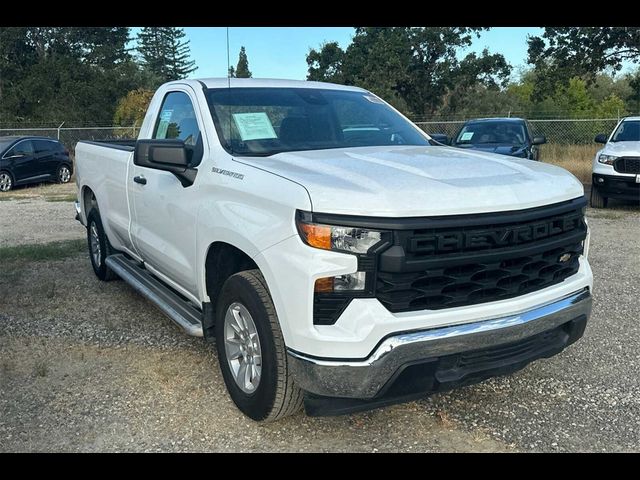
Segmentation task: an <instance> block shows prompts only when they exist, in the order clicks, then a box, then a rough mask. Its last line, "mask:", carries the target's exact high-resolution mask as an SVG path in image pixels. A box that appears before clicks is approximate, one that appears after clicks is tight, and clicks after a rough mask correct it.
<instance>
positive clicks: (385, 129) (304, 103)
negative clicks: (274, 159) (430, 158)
mask: <svg viewBox="0 0 640 480" xmlns="http://www.w3.org/2000/svg"><path fill="white" fill-rule="evenodd" d="M207 101H208V102H209V109H210V110H211V114H212V116H213V119H214V122H215V124H216V129H217V131H218V136H219V137H220V140H221V142H222V144H223V146H224V148H225V149H226V150H227V151H229V152H230V153H233V154H235V155H247V156H269V155H274V154H276V153H282V152H291V151H301V150H319V149H329V148H345V147H369V146H381V145H429V142H428V140H427V137H425V136H423V135H421V134H420V132H419V131H418V130H417V129H416V127H414V126H413V124H411V123H410V122H409V121H407V120H405V119H404V118H403V117H402V116H400V115H398V114H397V113H396V112H395V111H393V110H392V109H391V108H389V107H388V106H387V105H386V104H385V103H384V102H382V101H381V100H380V99H379V98H377V97H376V96H374V95H371V94H369V93H367V92H357V91H344V90H329V89H326V90H325V89H317V88H216V89H209V90H208V92H207Z"/></svg>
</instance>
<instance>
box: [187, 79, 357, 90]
mask: <svg viewBox="0 0 640 480" xmlns="http://www.w3.org/2000/svg"><path fill="white" fill-rule="evenodd" d="M187 81H189V80H187ZM191 81H196V82H202V83H204V84H205V85H206V86H207V88H227V87H229V85H231V87H232V88H250V87H261V88H323V89H329V90H350V91H356V92H366V90H364V89H362V88H360V87H354V86H349V85H338V84H336V83H325V82H310V81H306V80H281V79H276V78H196V79H193V80H191ZM178 82H181V83H184V82H185V80H178Z"/></svg>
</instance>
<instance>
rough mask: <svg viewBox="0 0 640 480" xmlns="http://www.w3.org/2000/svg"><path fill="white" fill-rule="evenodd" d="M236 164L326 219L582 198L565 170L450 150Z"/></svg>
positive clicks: (342, 153) (313, 154)
mask: <svg viewBox="0 0 640 480" xmlns="http://www.w3.org/2000/svg"><path fill="white" fill-rule="evenodd" d="M237 160H238V161H241V162H242V163H246V164H250V165H254V166H255V167H258V168H261V169H263V170H266V171H269V172H272V173H274V174H277V175H280V176H282V177H285V178H288V179H290V180H292V181H295V182H297V183H299V184H301V185H303V186H304V187H305V188H306V189H307V191H308V192H309V196H310V197H311V204H312V207H313V210H314V211H316V212H324V213H337V214H348V215H369V216H382V217H413V216H427V215H429V216H432V215H455V214H469V213H482V212H494V211H503V210H519V209H524V208H531V207H537V206H541V205H546V204H551V203H556V202H562V201H564V200H571V199H573V198H576V197H579V196H581V195H583V194H584V192H583V188H582V184H581V183H580V182H579V181H578V180H577V179H576V178H575V177H574V176H573V175H571V174H570V173H568V172H567V171H566V170H564V169H562V168H559V167H555V166H553V165H548V164H544V163H540V162H532V161H531V160H519V159H514V158H511V157H505V156H502V155H496V154H490V153H481V152H477V151H465V150H461V149H458V148H453V147H437V146H427V147H421V146H420V147H417V146H389V147H359V148H345V149H331V150H315V151H304V152H289V153H280V154H276V155H273V156H270V157H243V158H238V159H237ZM274 194H275V195H277V192H274Z"/></svg>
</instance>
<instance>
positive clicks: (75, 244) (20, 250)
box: [0, 239, 87, 262]
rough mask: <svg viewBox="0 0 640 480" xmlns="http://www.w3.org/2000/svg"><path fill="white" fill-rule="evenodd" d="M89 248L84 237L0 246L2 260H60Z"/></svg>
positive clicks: (0, 260) (0, 259) (0, 258)
mask: <svg viewBox="0 0 640 480" xmlns="http://www.w3.org/2000/svg"><path fill="white" fill-rule="evenodd" d="M86 250H87V243H86V241H85V240H84V239H80V240H62V241H60V242H51V243H45V244H32V245H17V246H13V247H2V248H0V262H6V261H15V260H28V261H38V260H60V259H63V258H67V257H70V256H72V255H76V254H77V253H80V252H85V251H86Z"/></svg>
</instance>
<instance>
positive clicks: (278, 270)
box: [76, 78, 592, 421]
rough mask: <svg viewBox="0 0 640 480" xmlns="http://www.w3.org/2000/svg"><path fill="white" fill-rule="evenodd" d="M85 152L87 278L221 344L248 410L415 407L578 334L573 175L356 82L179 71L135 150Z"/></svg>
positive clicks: (585, 276) (578, 208)
mask: <svg viewBox="0 0 640 480" xmlns="http://www.w3.org/2000/svg"><path fill="white" fill-rule="evenodd" d="M76 152H77V153H76V154H77V157H76V161H77V183H78V188H79V191H78V201H77V203H76V209H77V218H78V219H79V220H80V221H81V222H82V224H83V225H85V226H86V228H87V239H88V247H89V252H90V255H89V257H90V260H91V264H92V266H93V270H94V272H95V274H96V275H97V276H98V278H99V279H100V280H105V281H106V280H111V279H114V278H116V277H120V278H121V279H123V280H124V281H126V282H127V283H129V284H130V285H131V286H132V287H133V288H134V289H136V290H137V291H139V292H140V293H141V294H142V295H144V296H145V297H147V298H148V299H150V300H151V301H152V302H153V303H155V304H156V305H157V306H158V308H159V309H160V311H162V312H163V313H164V314H166V315H167V316H168V317H169V318H170V319H171V320H173V321H174V322H175V323H176V324H177V325H179V326H180V327H181V328H182V329H184V331H185V332H186V333H187V334H189V335H194V336H203V337H204V338H205V340H211V341H212V343H215V346H216V350H217V355H218V358H219V366H220V369H221V371H222V376H223V378H224V382H225V384H226V387H227V389H228V392H229V394H230V396H231V398H232V400H233V401H234V402H235V404H236V405H237V407H238V408H239V409H240V410H241V411H242V412H243V413H244V414H246V415H247V416H249V417H250V418H252V419H254V420H262V421H273V420H276V419H279V418H282V417H284V416H286V415H290V414H293V413H294V412H296V411H298V410H299V409H300V408H301V406H302V405H303V404H304V407H305V410H306V412H307V414H309V415H335V414H342V413H348V412H353V411H357V410H363V409H369V408H374V407H380V406H383V405H387V404H391V403H394V402H401V401H408V400H410V399H414V398H419V397H421V396H425V395H427V394H429V393H432V392H438V391H444V390H447V389H451V388H454V387H457V386H460V385H466V384H470V383H474V382H478V381H481V380H483V379H486V378H488V377H491V376H495V375H502V374H507V373H510V372H514V371H516V370H518V369H520V368H522V367H524V366H525V365H527V364H528V363H530V362H531V361H533V360H535V359H538V358H544V357H550V356H552V355H555V354H557V353H559V352H561V351H562V350H563V349H564V348H565V347H566V346H568V345H569V344H571V343H573V342H575V341H576V340H577V339H579V338H580V337H581V336H582V335H583V332H584V329H585V326H586V322H587V319H588V317H589V314H590V310H591V290H592V273H591V269H590V267H589V264H588V262H587V253H588V249H589V230H588V226H587V223H586V221H585V217H584V211H585V204H586V199H585V198H584V192H583V188H582V184H581V183H580V182H579V181H578V180H577V179H576V178H575V177H573V176H572V175H571V174H569V173H568V172H567V171H565V170H563V169H561V168H558V167H555V166H553V165H548V164H543V163H539V162H531V161H529V160H525V159H516V158H509V157H505V156H503V155H497V154H493V153H485V152H478V151H465V150H462V149H458V148H453V147H448V146H442V145H440V144H438V143H437V142H433V141H432V140H431V139H430V137H429V136H428V135H427V134H425V133H424V132H423V131H422V130H420V129H419V128H418V127H417V126H415V125H414V124H413V123H411V122H410V121H409V120H408V119H407V118H405V117H404V116H403V115H401V114H400V113H399V112H398V111H396V110H395V109H394V108H393V107H391V106H390V105H388V104H387V103H386V102H384V101H383V100H382V99H380V98H379V97H377V96H376V95H374V94H372V93H370V92H368V91H366V90H363V89H361V88H357V87H353V86H343V85H333V84H328V83H315V82H305V81H284V80H260V79H236V78H232V79H226V78H225V79H203V80H180V81H175V82H170V83H167V84H165V85H163V86H161V87H160V88H159V89H158V90H157V92H156V93H155V95H154V97H153V99H152V101H151V103H150V105H149V108H148V111H147V113H146V116H145V119H144V122H143V124H142V127H141V130H140V133H139V136H138V138H137V140H135V141H120V142H118V141H115V142H91V141H84V142H79V143H78V145H77V148H76Z"/></svg>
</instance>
